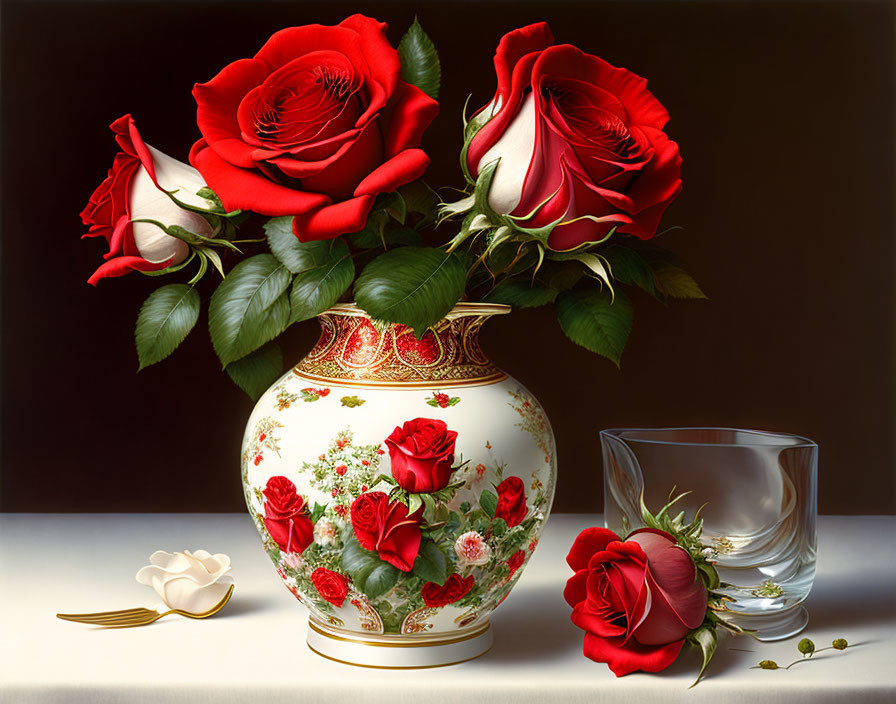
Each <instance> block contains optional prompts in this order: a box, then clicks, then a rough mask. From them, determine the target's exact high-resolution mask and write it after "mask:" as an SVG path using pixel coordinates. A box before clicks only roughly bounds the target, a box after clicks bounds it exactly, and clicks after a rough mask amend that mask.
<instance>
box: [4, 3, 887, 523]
mask: <svg viewBox="0 0 896 704" xmlns="http://www.w3.org/2000/svg"><path fill="white" fill-rule="evenodd" d="M356 9H362V10H364V11H366V12H367V13H369V14H374V15H376V16H377V17H379V18H381V19H383V20H386V21H388V22H389V24H390V27H391V30H390V32H391V37H392V38H393V40H394V41H396V42H397V40H398V39H399V38H400V36H401V33H402V32H403V30H404V29H405V28H406V27H407V25H408V24H409V23H410V21H411V20H412V19H413V16H414V13H415V11H416V12H417V13H418V14H419V16H420V20H421V22H422V23H423V25H424V27H425V28H426V29H427V31H428V32H429V33H430V35H431V36H432V38H433V39H434V41H435V42H436V44H437V46H438V49H439V51H440V52H441V57H442V61H443V66H444V80H443V86H444V88H443V92H442V101H441V102H442V114H441V116H440V117H439V119H438V121H437V123H436V124H435V125H434V127H433V128H432V129H431V130H430V132H429V134H428V137H427V142H426V145H425V146H426V147H427V148H428V150H429V151H430V153H431V154H432V156H433V162H434V165H433V167H432V169H431V171H430V173H429V179H430V181H431V182H433V183H437V184H452V185H457V184H458V183H459V174H458V170H457V167H456V163H457V162H456V154H457V150H458V148H459V146H460V116H459V113H460V109H461V106H462V104H463V101H464V98H465V97H466V95H467V94H468V93H473V96H474V98H473V101H472V103H473V104H474V105H479V104H482V103H484V102H485V101H486V100H487V99H488V98H489V97H490V96H491V93H492V91H493V89H494V76H493V72H492V70H491V63H490V62H491V55H492V53H493V52H494V47H495V46H496V43H497V41H498V39H499V38H500V36H501V35H502V34H503V33H504V32H505V31H507V30H509V29H511V28H513V27H516V26H519V25H522V24H524V23H527V22H530V21H535V20H540V19H546V20H549V21H550V23H551V25H552V27H553V30H554V33H555V35H556V36H557V38H558V40H559V41H568V42H572V43H575V44H578V45H579V46H581V47H582V48H584V49H586V50H588V51H591V52H594V53H597V54H599V55H601V56H603V57H605V58H606V59H608V60H609V61H611V62H612V63H615V64H617V65H622V66H625V67H627V68H629V69H631V70H633V71H635V72H637V73H640V74H642V75H645V76H648V77H649V79H650V86H651V88H652V89H653V91H654V92H655V94H656V95H657V96H658V97H659V98H660V100H661V101H662V102H663V103H664V104H665V105H666V106H667V107H668V109H669V111H670V113H671V114H672V117H673V119H672V122H671V123H670V125H669V128H668V129H669V132H670V134H671V135H672V137H673V138H674V139H676V140H677V141H679V143H680V144H681V150H682V153H683V155H684V180H685V189H684V192H683V194H682V195H681V197H680V198H679V199H678V201H677V202H676V203H675V204H674V205H673V206H672V207H671V208H670V209H669V211H668V216H667V218H666V220H665V223H666V224H667V225H671V224H677V225H682V226H684V228H685V229H684V230H683V231H679V232H675V233H672V234H669V235H666V236H665V240H666V241H665V242H664V243H665V244H666V245H667V246H671V247H673V248H674V249H676V250H678V251H679V252H680V253H681V254H682V255H683V256H684V257H685V258H686V259H687V260H688V261H689V262H690V268H691V269H692V271H693V272H694V274H695V275H696V276H697V278H698V279H699V281H700V282H701V284H702V285H703V287H704V289H705V290H706V292H707V293H708V294H709V296H710V301H709V302H684V303H676V304H674V305H672V306H670V307H669V308H664V307H663V306H661V305H660V304H658V303H656V302H654V301H652V300H649V299H647V298H645V297H643V296H637V295H636V296H635V312H636V323H635V329H634V332H633V334H632V337H631V340H630V342H629V346H628V350H627V352H626V354H625V356H624V358H623V367H622V371H621V372H620V371H617V370H616V369H615V368H614V367H613V365H611V364H610V363H608V362H606V361H604V360H601V359H598V358H596V357H594V356H592V355H590V354H589V353H587V352H585V351H583V350H581V349H578V348H576V347H575V346H574V345H572V344H571V343H569V342H568V341H566V340H565V338H564V337H563V335H562V333H561V332H560V331H559V330H558V329H557V327H556V324H555V322H554V321H553V320H552V317H551V314H550V313H549V312H548V311H534V312H526V313H522V314H517V315H514V316H511V319H498V320H495V321H494V322H493V323H491V324H490V329H488V331H487V334H486V335H485V345H486V348H487V349H488V350H489V351H490V352H491V354H492V355H493V357H494V359H495V360H496V361H497V362H498V364H499V365H500V366H501V367H503V368H504V369H505V370H506V371H508V372H510V373H511V374H513V375H514V376H516V377H517V378H519V379H520V380H521V381H523V382H524V383H525V384H526V385H528V386H529V387H530V388H531V390H532V391H533V392H534V393H535V394H536V396H538V398H539V399H541V401H542V402H543V403H544V406H545V407H546V409H547V411H548V414H549V415H550V417H551V419H552V420H553V424H554V428H555V430H556V434H557V440H558V443H559V458H560V473H561V477H560V481H559V484H558V493H557V500H556V504H555V506H556V509H558V510H561V511H596V510H600V507H601V501H602V498H601V481H600V476H601V468H600V459H599V447H598V440H597V431H598V430H599V429H600V428H604V427H608V426H621V425H645V426H652V425H664V424H675V425H697V424H721V425H733V426H745V427H757V428H764V429H774V430H784V431H791V432H795V433H800V434H804V435H808V436H810V437H812V438H814V439H816V440H818V442H819V443H820V445H821V473H820V476H821V481H820V508H821V510H822V511H823V512H826V513H882V512H892V511H893V510H894V507H896V499H894V480H893V479H894V475H893V469H892V468H893V460H894V443H893V439H892V435H893V429H894V424H896V418H894V403H893V401H894V385H893V380H894V374H893V371H894V369H893V359H894V355H893V352H894V349H893V348H894V344H893V343H894V335H893V322H894V317H893V313H894V281H893V276H892V273H893V265H894V247H893V241H894V240H893V224H894V212H893V210H894V207H893V199H894V195H896V192H894V186H896V183H894V169H893V155H894V124H896V122H894V117H896V116H894V90H893V78H894V70H893V66H894V64H893V48H894V42H893V30H894V9H893V5H892V4H890V3H883V2H842V3H838V2H823V3H809V2H794V3H789V2H775V3H772V2H762V3H735V2H725V3H699V2H695V3H672V2H663V3H647V2H628V3H608V4H601V3H550V4H549V3H538V4H525V3H486V2H479V3H473V4H462V3H430V4H422V3H413V4H411V3H406V4H405V3H376V4H375V5H374V4H369V3H363V2H360V3H359V2H357V1H356V2H353V3H341V2H331V3H327V4H313V3H303V2H284V3H260V2H254V3H251V4H249V3H245V4H243V3H236V2H225V3H214V4H212V3H208V4H202V3H186V2H180V3H164V2H142V3H134V4H131V3H125V2H104V3H68V2H67V3H61V4H56V3H50V2H24V3H23V2H13V1H10V0H5V1H4V2H3V6H2V52H3V53H2V86H3V113H2V128H3V133H2V140H3V141H2V144H3V162H2V177H3V193H2V197H3V206H4V207H3V214H2V215H3V221H2V235H3V240H2V248H3V257H2V286H3V288H2V323H3V330H2V334H3V338H2V363H3V369H2V373H3V376H2V398H3V408H2V413H3V417H2V431H3V436H2V443H3V445H2V485H0V489H2V495H0V499H2V500H0V509H2V510H4V511H240V510H242V506H241V504H242V498H241V492H240V487H239V477H238V463H237V456H238V453H239V444H240V440H241V436H242V430H243V425H244V423H245V420H246V418H247V416H248V414H249V411H250V409H251V404H250V402H249V401H248V400H247V398H245V397H244V396H243V395H242V393H241V392H240V391H239V390H238V389H237V388H236V387H235V386H233V385H232V384H231V383H230V382H229V380H228V379H227V378H226V377H224V376H223V375H222V373H221V372H220V371H219V368H218V366H217V364H216V360H215V358H214V356H213V353H212V350H211V345H210V344H209V342H208V338H207V333H206V331H205V329H204V324H205V321H204V319H203V320H200V324H199V326H198V328H197V330H196V331H194V333H193V334H192V335H191V336H190V337H189V338H188V339H187V341H186V343H185V345H184V346H183V348H182V349H180V350H179V351H178V352H177V353H176V354H175V356H174V357H173V358H172V359H170V360H167V361H165V362H163V363H162V364H160V365H158V366H155V367H152V368H150V369H147V370H145V371H144V372H141V373H140V374H139V375H138V374H136V373H135V372H136V367H137V362H136V356H135V353H134V351H133V344H132V331H133V325H134V320H135V317H136V313H137V310H138V307H139V305H140V303H141V302H142V300H143V299H144V298H145V296H146V295H147V294H148V293H149V292H150V290H152V288H153V287H154V286H155V285H156V284H157V282H156V281H154V280H150V279H147V278H144V277H141V276H139V275H131V276H129V277H127V278H122V279H117V280H106V281H104V282H102V283H101V285H100V286H99V288H98V289H96V290H94V289H92V288H90V287H89V286H87V285H86V284H85V280H86V278H87V277H88V275H89V274H90V273H91V271H92V270H93V269H94V268H95V267H96V266H97V265H98V263H99V262H100V256H101V253H102V251H103V250H102V247H101V243H100V242H96V241H85V242H81V241H79V239H78V237H79V236H80V234H81V232H82V231H83V230H82V226H81V225H80V222H79V220H78V217H77V214H78V212H79V211H80V209H81V207H82V206H83V204H84V202H85V201H86V199H87V197H88V195H89V194H90V192H91V191H92V189H93V188H94V187H95V186H96V184H98V183H99V181H100V180H101V179H102V177H103V176H104V174H105V171H106V169H108V167H109V165H110V163H111V160H112V156H113V154H114V151H115V149H114V145H113V142H112V138H111V135H110V133H109V132H108V131H107V130H106V125H108V123H110V122H111V121H112V120H113V119H114V118H116V117H118V116H119V115H121V114H123V113H125V112H132V113H133V114H134V116H135V118H136V120H137V123H138V125H139V127H140V130H141V132H142V134H143V135H144V137H145V138H146V139H147V140H148V141H149V142H150V143H151V144H153V145H154V146H156V147H158V148H160V149H162V150H164V151H166V152H168V153H170V154H172V155H174V156H177V157H179V158H181V159H185V158H186V153H187V150H188V147H189V145H190V143H191V142H192V141H193V140H194V139H195V138H196V137H197V136H198V132H197V130H196V127H195V124H194V103H193V100H192V98H191V95H190V89H191V86H192V84H193V83H194V82H196V81H202V80H207V79H208V78H210V77H211V76H213V75H214V74H215V73H216V72H217V71H218V70H219V69H220V68H221V67H222V66H224V65H225V64H226V63H228V62H230V61H232V60H235V59H237V58H241V57H244V56H250V55H252V54H253V53H254V52H255V51H256V50H257V49H258V47H260V46H261V44H262V43H263V42H264V40H265V39H266V38H267V37H268V36H269V34H270V33H272V32H273V31H275V30H276V29H279V28H281V27H283V26H288V25H290V24H304V23H309V22H322V23H336V22H338V21H339V20H340V19H342V18H343V17H344V16H346V15H347V14H350V13H351V12H353V11H355V10H356ZM209 283H210V281H209ZM206 295H207V292H206ZM315 328H316V326H315V325H314V324H313V323H308V324H305V325H303V326H300V327H297V328H296V329H295V330H292V331H290V332H289V334H288V340H289V341H288V343H287V344H286V345H285V349H286V352H287V356H288V357H289V360H288V361H296V360H298V359H299V358H300V357H301V356H302V355H303V354H304V352H305V350H306V349H307V348H308V347H309V346H310V344H311V343H312V341H313V339H315V337H316V330H315Z"/></svg>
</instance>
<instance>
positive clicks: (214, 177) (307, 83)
mask: <svg viewBox="0 0 896 704" xmlns="http://www.w3.org/2000/svg"><path fill="white" fill-rule="evenodd" d="M193 96H194V97H195V98H196V103H197V105H198V109H197V113H196V121H197V123H198V125H199V130H200V131H201V132H202V139H201V140H199V141H198V142H197V143H196V144H195V145H194V146H193V149H192V151H191V153H190V161H191V163H192V164H193V165H194V166H195V167H196V168H197V169H198V170H199V171H200V172H201V173H202V175H203V176H204V178H205V179H206V181H207V182H208V185H209V186H210V187H211V188H212V189H213V190H214V191H215V193H217V194H218V196H219V197H220V198H221V201H222V202H223V204H224V206H225V207H226V208H227V210H235V209H244V210H251V211H254V212H257V213H261V214H262V215H293V216H295V218H294V221H293V229H294V231H295V233H296V235H297V236H298V237H299V239H301V240H320V239H331V238H333V237H336V236H337V235H340V234H343V233H347V232H356V231H358V230H360V229H362V228H363V227H364V224H365V222H366V219H367V215H368V213H369V212H370V208H371V205H372V204H373V201H374V198H375V197H376V196H377V195H378V194H380V193H385V192H388V191H391V190H394V189H395V188H397V187H399V186H402V185H404V184H406V183H409V182H411V181H413V180H415V179H417V178H419V177H420V176H422V175H423V172H424V171H425V170H426V167H427V166H428V165H429V157H427V155H426V154H425V153H424V152H423V151H422V150H421V149H419V148H418V147H419V146H420V140H421V138H422V135H423V132H424V130H425V129H426V128H427V127H428V126H429V124H430V122H432V120H433V118H434V117H435V115H436V113H437V112H438V103H436V101H434V100H433V99H432V98H430V97H429V96H427V95H426V94H425V93H423V92H422V91H421V90H419V89H418V88H416V87H415V86H412V85H410V84H408V83H405V82H403V81H402V80H401V64H400V61H399V58H398V52H397V51H396V50H395V49H394V48H393V47H392V46H391V45H390V44H389V42H388V40H387V39H386V25H385V24H383V23H381V22H377V21H376V20H373V19H371V18H369V17H365V16H363V15H354V16H352V17H349V18H348V19H346V20H345V21H343V22H341V23H340V24H339V25H337V26H335V27H329V26H322V25H306V26H302V27H291V28H289V29H284V30H282V31H279V32H277V33H276V34H274V35H273V36H272V37H271V38H270V39H269V40H268V41H267V43H266V44H265V45H264V46H263V47H262V48H261V49H260V50H259V52H258V53H257V54H256V55H255V56H254V57H253V58H251V59H241V60H239V61H235V62H234V63H232V64H230V65H229V66H227V67H225V68H224V69H223V70H222V71H221V72H220V73H219V74H218V75H217V76H215V77H214V78H213V79H212V80H210V81H209V82H208V83H200V84H197V85H196V86H195V87H194V89H193Z"/></svg>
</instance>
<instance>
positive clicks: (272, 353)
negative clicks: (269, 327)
mask: <svg viewBox="0 0 896 704" xmlns="http://www.w3.org/2000/svg"><path fill="white" fill-rule="evenodd" d="M225 370H226V372H227V374H228V376H230V378H231V379H233V381H234V383H235V384H236V385H237V386H239V387H240V388H241V389H242V390H243V391H245V392H246V393H247V394H248V395H249V398H251V399H252V400H253V401H257V400H258V399H259V397H260V396H261V395H262V394H263V393H264V392H265V391H267V390H268V388H269V387H270V386H271V385H272V384H273V383H274V382H275V381H277V379H279V378H280V375H281V374H282V373H283V354H282V353H281V352H280V347H279V345H277V343H276V342H269V343H268V344H266V345H265V346H264V347H260V348H259V349H257V350H255V351H254V352H252V353H251V354H247V355H246V356H245V357H243V358H242V359H238V360H237V361H236V362H231V363H230V364H228V365H227V367H225Z"/></svg>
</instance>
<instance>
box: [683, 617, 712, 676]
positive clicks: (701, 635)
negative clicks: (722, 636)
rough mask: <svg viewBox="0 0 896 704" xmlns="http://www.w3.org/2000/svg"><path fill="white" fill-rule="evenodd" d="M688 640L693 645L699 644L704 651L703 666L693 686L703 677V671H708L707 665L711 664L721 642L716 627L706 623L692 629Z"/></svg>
mask: <svg viewBox="0 0 896 704" xmlns="http://www.w3.org/2000/svg"><path fill="white" fill-rule="evenodd" d="M688 641H689V642H690V643H692V644H693V645H696V646H698V647H699V648H700V650H701V652H702V653H703V666H702V667H701V668H700V672H699V673H697V679H696V680H694V684H692V685H691V687H693V686H694V685H696V684H697V683H698V682H699V681H700V678H701V677H703V673H704V672H705V671H706V666H707V665H709V661H710V660H712V656H713V655H714V654H715V652H716V646H717V645H718V643H719V639H718V636H717V635H716V629H715V628H714V627H713V626H712V625H711V624H704V625H702V626H700V627H699V628H697V629H695V630H693V631H691V633H690V634H689V635H688Z"/></svg>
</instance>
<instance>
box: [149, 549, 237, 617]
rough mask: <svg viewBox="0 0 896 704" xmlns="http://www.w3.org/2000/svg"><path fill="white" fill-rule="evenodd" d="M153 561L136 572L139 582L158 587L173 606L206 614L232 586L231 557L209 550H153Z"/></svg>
mask: <svg viewBox="0 0 896 704" xmlns="http://www.w3.org/2000/svg"><path fill="white" fill-rule="evenodd" d="M149 561H150V563H151V564H149V565H147V566H146V567H143V568H142V569H140V571H139V572H137V581H138V582H140V583H141V584H145V585H147V586H150V587H152V588H153V589H155V591H156V593H157V594H158V595H159V597H160V598H161V599H162V601H163V602H165V605H166V606H167V607H168V608H170V609H180V610H181V611H189V612H191V613H197V614H198V613H204V612H206V611H209V610H210V609H212V608H214V607H215V606H216V605H217V604H218V603H219V602H220V601H221V600H222V599H223V598H224V597H225V595H226V594H227V592H228V591H229V590H230V588H231V586H232V585H233V577H232V576H231V575H230V574H228V572H230V558H229V557H228V556H227V555H224V554H223V553H217V554H215V555H212V554H211V553H209V552H207V551H206V550H196V551H195V552H190V551H189V550H184V552H176V553H169V552H165V551H164V550H157V551H156V552H154V553H153V554H152V555H151V556H150V558H149Z"/></svg>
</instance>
